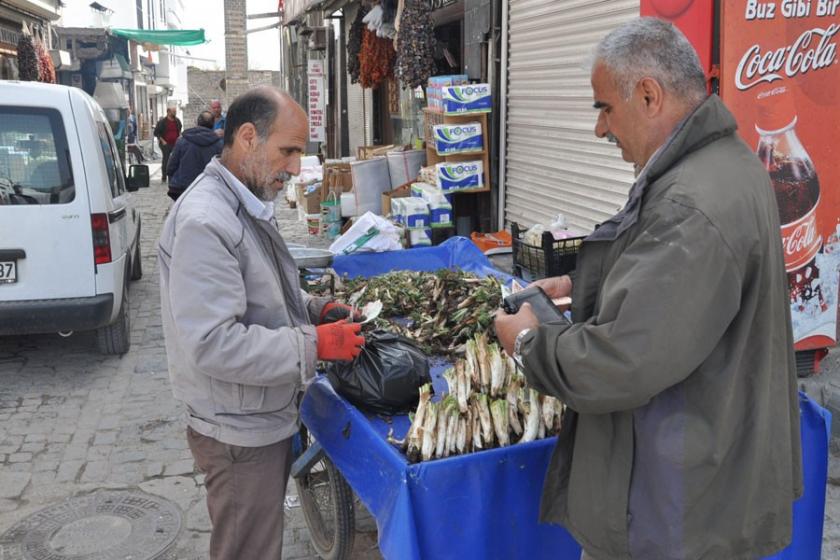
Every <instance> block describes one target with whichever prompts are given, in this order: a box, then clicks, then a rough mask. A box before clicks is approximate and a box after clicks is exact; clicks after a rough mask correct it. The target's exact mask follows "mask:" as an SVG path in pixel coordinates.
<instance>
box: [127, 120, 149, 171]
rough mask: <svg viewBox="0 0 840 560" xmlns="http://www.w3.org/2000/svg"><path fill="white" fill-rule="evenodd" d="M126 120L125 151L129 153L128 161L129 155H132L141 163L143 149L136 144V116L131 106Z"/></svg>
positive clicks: (129, 159) (142, 160)
mask: <svg viewBox="0 0 840 560" xmlns="http://www.w3.org/2000/svg"><path fill="white" fill-rule="evenodd" d="M127 120H128V122H127V124H126V135H125V151H126V152H127V153H128V155H129V158H128V161H129V163H131V156H134V161H135V162H137V163H139V164H142V163H143V162H144V161H145V159H144V158H143V151H142V150H141V149H140V146H138V145H137V117H136V116H134V110H133V109H132V108H131V107H129V108H128V119H127Z"/></svg>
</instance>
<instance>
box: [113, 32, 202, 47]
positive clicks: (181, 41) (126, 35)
mask: <svg viewBox="0 0 840 560" xmlns="http://www.w3.org/2000/svg"><path fill="white" fill-rule="evenodd" d="M110 31H111V35H116V36H117V37H122V38H123V39H131V40H132V41H137V42H138V43H154V44H155V45H177V46H180V47H189V46H192V45H201V44H203V43H205V42H206V41H205V39H204V30H203V29H164V30H159V31H158V30H149V29H111V30H110Z"/></svg>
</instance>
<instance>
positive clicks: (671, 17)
mask: <svg viewBox="0 0 840 560" xmlns="http://www.w3.org/2000/svg"><path fill="white" fill-rule="evenodd" d="M639 15H642V16H653V17H658V18H660V19H665V20H668V21H671V22H673V23H674V25H676V26H677V27H679V28H680V31H682V32H683V34H684V35H685V36H686V37H687V38H688V40H689V41H691V44H692V45H694V49H695V50H696V51H697V54H698V55H700V64H702V65H703V70H704V71H705V72H706V73H707V74H709V73H710V71H711V69H712V28H713V23H714V19H713V15H714V0H641V5H640V6H639Z"/></svg>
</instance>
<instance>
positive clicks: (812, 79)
mask: <svg viewBox="0 0 840 560" xmlns="http://www.w3.org/2000/svg"><path fill="white" fill-rule="evenodd" d="M721 6H722V10H723V12H722V14H721V16H722V22H721V44H720V47H721V50H720V56H721V61H720V62H721V80H720V90H721V95H722V97H723V100H724V102H725V103H726V105H727V106H728V107H729V108H730V109H731V110H732V112H733V113H734V114H735V116H736V118H737V120H738V129H739V132H740V134H741V136H742V137H743V138H744V140H745V141H746V142H747V144H749V145H750V146H751V147H753V148H754V149H755V150H756V153H757V154H758V156H759V158H760V159H761V160H762V161H763V162H764V165H765V166H766V167H767V170H768V171H769V173H770V177H771V179H772V181H773V188H774V190H775V193H776V201H777V202H778V204H779V215H780V218H781V223H782V231H781V234H782V245H783V248H784V251H785V268H786V269H787V274H788V283H789V286H790V303H791V314H792V319H793V330H794V339H795V341H796V348H797V350H808V349H814V348H823V347H827V346H833V345H834V344H835V343H836V341H837V334H836V333H837V310H838V298H837V292H838V279H839V277H838V271H840V240H838V235H840V151H838V145H840V93H838V90H840V64H838V59H837V48H838V40H840V33H838V31H840V0H769V1H764V2H760V1H757V0H737V1H730V0H727V1H725V2H721Z"/></svg>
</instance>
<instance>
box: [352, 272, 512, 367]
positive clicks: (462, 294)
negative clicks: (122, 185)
mask: <svg viewBox="0 0 840 560" xmlns="http://www.w3.org/2000/svg"><path fill="white" fill-rule="evenodd" d="M336 299H338V300H340V301H344V302H347V303H353V304H355V305H356V306H357V307H359V308H361V307H363V306H364V305H365V304H367V303H370V302H375V301H381V302H382V313H381V314H380V316H379V317H378V318H377V319H376V320H375V321H372V322H371V323H369V326H370V327H372V328H376V329H384V330H388V331H391V332H396V333H398V334H401V335H403V336H405V337H407V338H409V339H411V340H413V341H414V342H415V343H417V344H418V345H419V346H420V347H421V348H423V350H424V351H426V352H427V353H429V354H438V355H449V354H454V353H462V352H463V351H464V344H465V343H466V342H467V340H469V339H471V338H472V337H473V336H475V335H476V334H477V333H479V334H481V333H484V332H486V331H487V329H488V327H489V326H490V325H491V324H492V322H493V313H494V312H495V311H496V310H497V309H498V308H499V304H500V302H501V286H500V285H499V281H498V280H496V278H494V277H492V276H488V277H486V278H478V277H477V276H476V275H474V274H471V273H467V272H463V271H458V270H446V269H444V270H440V271H437V272H410V271H401V272H392V273H389V274H385V275H383V276H375V277H373V278H358V279H353V280H346V279H345V280H343V281H342V285H341V286H339V287H338V289H337V291H336ZM395 319H399V320H395ZM366 326H368V325H366Z"/></svg>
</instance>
